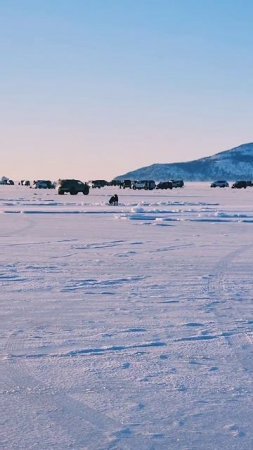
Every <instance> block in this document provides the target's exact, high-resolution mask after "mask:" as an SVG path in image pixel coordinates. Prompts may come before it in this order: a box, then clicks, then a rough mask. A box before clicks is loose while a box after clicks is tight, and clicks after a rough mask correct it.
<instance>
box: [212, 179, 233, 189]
mask: <svg viewBox="0 0 253 450" xmlns="http://www.w3.org/2000/svg"><path fill="white" fill-rule="evenodd" d="M216 187H219V188H225V187H229V184H228V182H227V181H225V180H218V181H214V182H213V183H212V184H211V188H216Z"/></svg>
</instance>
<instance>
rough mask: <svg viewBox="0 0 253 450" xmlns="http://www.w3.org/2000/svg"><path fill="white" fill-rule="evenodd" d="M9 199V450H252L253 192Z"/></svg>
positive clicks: (4, 437)
mask: <svg viewBox="0 0 253 450" xmlns="http://www.w3.org/2000/svg"><path fill="white" fill-rule="evenodd" d="M113 193H116V190H115V189H112V188H104V189H101V190H95V189H94V190H91V194H90V195H89V196H83V195H82V194H79V195H77V196H75V197H73V196H72V197H71V196H67V195H66V196H64V197H62V196H58V195H57V194H56V192H55V191H46V190H45V191H42V190H41V191H35V190H33V189H29V188H26V187H22V186H20V187H16V186H0V224H1V227H0V244H1V254H0V289H1V290H0V295H1V319H2V320H1V334H0V336H1V369H0V370H1V372H0V377H1V391H0V392H1V409H2V410H1V444H0V446H1V448H3V449H8V450H9V449H43V450H44V449H59V450H60V449H61V450H62V449H69V448H71V449H89V450H93V449H94V450H100V449H101V450H102V449H108V450H109V449H110V450H112V449H117V450H118V449H120V450H125V449H131V450H132V449H140V450H142V449H143V450H148V449H150V450H151V449H152V450H153V449H155V450H156V449H159V450H160V449H162V450H163V449H164V450H171V449H172V450H174V449H175V450H215V449H217V450H226V449H229V450H250V449H252V448H253V431H252V430H253V427H252V425H253V419H252V404H253V402H252V400H253V398H252V394H253V385H252V373H253V357H252V356H253V354H252V343H253V337H252V336H253V335H252V330H253V315H252V250H253V241H252V232H253V188H252V189H251V188H247V189H246V190H232V189H230V188H228V189H210V188H209V186H208V185H207V184H188V185H186V187H185V188H184V189H178V190H172V191H167V192H166V191H165V192H164V191H163V192H161V191H152V192H144V191H140V192H134V191H130V190H129V191H128V190H124V191H123V190H122V191H121V190H119V191H118V195H119V206H118V207H112V206H108V205H107V202H108V199H109V197H110V195H111V194H113Z"/></svg>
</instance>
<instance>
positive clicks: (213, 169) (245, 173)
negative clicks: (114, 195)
mask: <svg viewBox="0 0 253 450" xmlns="http://www.w3.org/2000/svg"><path fill="white" fill-rule="evenodd" d="M179 178H182V179H184V180H186V181H210V180H218V179H226V180H239V179H244V180H246V179H249V180H252V179H253V143H249V144H243V145H240V146H239V147H235V148H232V149H231V150H227V151H223V152H221V153H217V154H216V155H214V156H209V157H206V158H201V159H197V160H194V161H189V162H183V163H172V164H152V165H151V166H147V167H142V168H140V169H137V170H134V171H132V172H128V173H125V174H123V175H120V176H118V177H117V179H120V180H123V179H131V180H147V179H152V180H155V181H166V180H170V179H179Z"/></svg>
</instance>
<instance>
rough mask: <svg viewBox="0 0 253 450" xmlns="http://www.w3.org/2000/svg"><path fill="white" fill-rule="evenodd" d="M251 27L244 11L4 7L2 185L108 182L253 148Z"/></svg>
mask: <svg viewBox="0 0 253 450" xmlns="http://www.w3.org/2000/svg"><path fill="white" fill-rule="evenodd" d="M252 24H253V2H252V0H242V1H239V0H213V1H211V0H202V1H201V0H68V1H67V0H0V55H1V70H0V95H1V97H0V98H1V107H0V152H1V173H0V176H2V175H6V176H9V177H12V178H16V179H19V178H26V177H27V178H44V177H45V178H53V179H57V178H59V177H76V178H80V179H83V180H85V179H86V180H88V179H91V178H106V179H111V178H113V177H114V176H117V175H119V174H122V173H124V172H127V171H129V170H134V169H137V168H139V167H142V166H146V165H150V164H152V163H156V162H160V163H167V162H175V161H184V160H191V159H194V158H199V157H202V156H207V155H210V154H214V153H217V152H218V151H222V150H226V149H228V148H231V147H233V146H236V145H239V144H241V143H245V142H249V141H253V51H252V49H253V27H252Z"/></svg>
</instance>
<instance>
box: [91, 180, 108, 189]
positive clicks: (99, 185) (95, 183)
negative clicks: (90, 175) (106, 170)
mask: <svg viewBox="0 0 253 450" xmlns="http://www.w3.org/2000/svg"><path fill="white" fill-rule="evenodd" d="M91 186H92V188H93V189H95V188H98V189H100V188H102V187H104V186H108V182H107V181H106V180H92V182H91Z"/></svg>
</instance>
